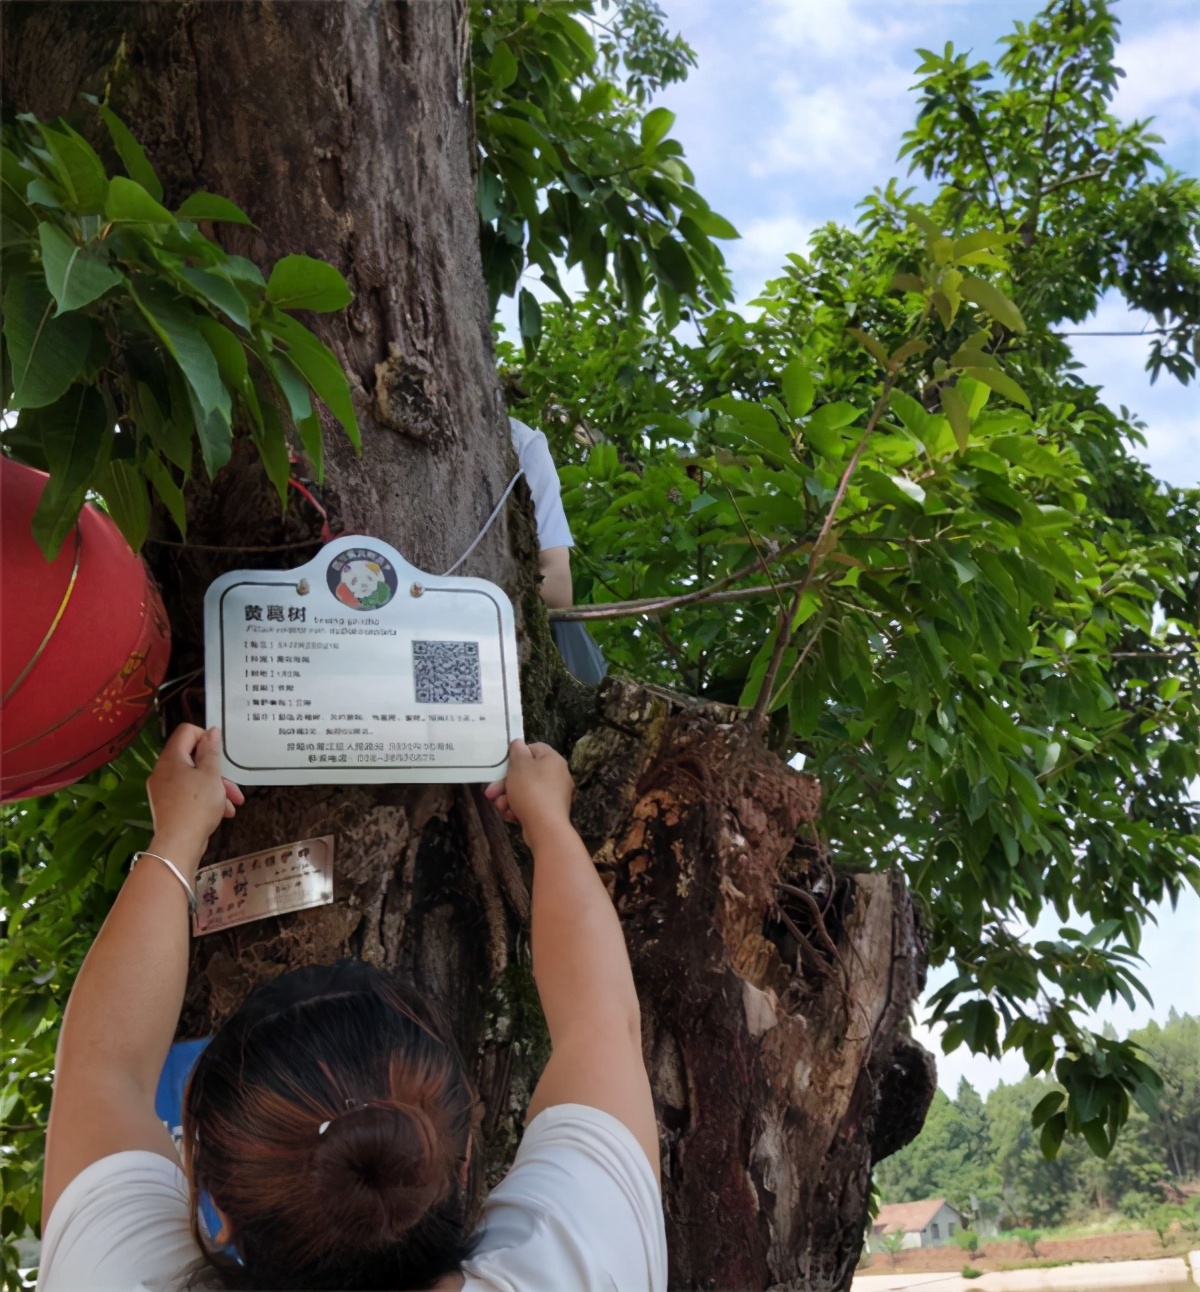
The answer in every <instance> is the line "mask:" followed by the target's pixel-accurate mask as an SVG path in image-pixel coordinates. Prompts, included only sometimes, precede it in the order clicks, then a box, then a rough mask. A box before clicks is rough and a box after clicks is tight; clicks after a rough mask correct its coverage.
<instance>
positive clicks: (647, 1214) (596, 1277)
mask: <svg viewBox="0 0 1200 1292" xmlns="http://www.w3.org/2000/svg"><path fill="white" fill-rule="evenodd" d="M190 1216H191V1203H190V1200H189V1197H188V1188H187V1181H186V1180H185V1178H184V1174H183V1172H182V1171H181V1170H180V1168H179V1166H178V1165H177V1164H176V1163H174V1162H171V1161H169V1160H168V1159H167V1158H165V1157H162V1156H160V1155H159V1154H157V1153H147V1152H144V1151H140V1150H139V1151H130V1152H126V1153H114V1154H112V1155H111V1156H109V1157H105V1158H101V1159H100V1161H98V1162H93V1163H92V1165H91V1166H89V1167H88V1168H87V1169H86V1170H84V1171H81V1172H80V1174H79V1175H77V1176H76V1177H75V1179H74V1180H72V1181H71V1183H70V1184H69V1185H67V1187H66V1188H65V1189H64V1190H63V1192H62V1195H61V1196H60V1197H59V1199H58V1202H57V1203H55V1206H54V1210H53V1212H51V1214H50V1219H49V1222H48V1223H47V1225H46V1232H45V1235H44V1238H43V1241H42V1264H41V1269H40V1271H39V1275H38V1284H37V1286H38V1292H118V1290H119V1292H140V1290H145V1292H177V1290H178V1289H181V1288H182V1287H183V1286H184V1284H185V1283H186V1280H187V1279H188V1277H189V1276H190V1275H192V1274H193V1273H194V1272H195V1271H196V1269H197V1268H198V1267H200V1265H201V1258H200V1253H199V1251H198V1249H197V1247H196V1245H195V1243H194V1242H193V1240H192V1232H191V1223H190ZM463 1273H464V1274H465V1275H466V1284H465V1286H464V1288H463V1292H666V1286H667V1239H666V1230H665V1228H664V1225H663V1212H662V1199H661V1196H660V1194H659V1191H658V1184H657V1182H656V1181H655V1179H654V1173H653V1172H652V1171H651V1169H650V1163H649V1162H648V1161H647V1159H646V1155H645V1153H644V1152H643V1151H642V1149H641V1147H640V1146H639V1144H638V1142H637V1140H635V1139H634V1137H633V1135H632V1134H631V1132H630V1131H629V1130H628V1129H627V1128H626V1127H625V1126H623V1125H622V1124H621V1123H620V1122H619V1121H617V1119H616V1118H615V1117H611V1116H609V1114H608V1113H603V1112H600V1110H599V1109H597V1108H588V1107H585V1106H584V1105H583V1104H558V1105H556V1106H555V1107H553V1108H547V1109H546V1110H545V1111H544V1112H541V1113H539V1114H538V1115H537V1116H536V1117H535V1118H534V1119H533V1121H531V1122H530V1123H529V1125H528V1127H527V1128H526V1130H525V1135H524V1138H523V1139H522V1140H521V1146H520V1148H519V1149H518V1150H517V1156H516V1159H515V1160H514V1161H513V1164H512V1167H511V1168H510V1170H509V1172H508V1175H506V1176H505V1177H504V1179H503V1180H502V1181H501V1182H500V1184H499V1185H497V1186H496V1188H495V1189H494V1190H493V1191H492V1193H491V1196H490V1197H489V1198H488V1200H487V1202H486V1203H485V1204H484V1209H483V1219H482V1224H481V1227H480V1240H479V1244H478V1246H477V1248H476V1251H475V1254H474V1255H473V1256H472V1257H471V1259H470V1260H469V1261H467V1262H466V1263H465V1264H464V1265H463ZM200 1286H202V1287H204V1286H208V1284H206V1283H203V1282H201V1284H200ZM213 1286H216V1284H214V1285H213Z"/></svg>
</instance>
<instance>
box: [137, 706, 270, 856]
mask: <svg viewBox="0 0 1200 1292" xmlns="http://www.w3.org/2000/svg"><path fill="white" fill-rule="evenodd" d="M146 792H147V793H148V794H149V796H150V812H151V815H152V816H153V817H154V843H153V844H152V845H151V850H152V851H154V852H162V854H163V855H164V856H167V857H170V859H171V860H172V861H173V862H175V864H176V865H178V866H183V867H188V868H194V867H195V866H196V865H197V864H198V863H199V861H200V858H201V857H202V856H203V855H204V849H205V848H206V847H207V846H208V840H209V836H210V835H211V834H212V832H213V831H214V830H215V829H216V828H217V826H219V825H220V824H221V822H222V820H223V819H224V818H226V817H231V816H233V814H234V813H235V812H236V811H237V809H238V808H239V807H241V805H242V804H243V803H244V802H245V801H246V796H245V795H244V794H243V793H242V791H241V790H240V789H239V788H238V787H237V786H236V785H235V784H234V783H233V782H232V781H231V780H227V779H226V778H225V777H224V776H222V775H221V732H220V729H219V728H218V727H210V728H209V730H208V731H205V730H204V729H203V728H202V727H195V726H192V724H191V723H187V722H185V723H183V724H182V725H180V726H178V727H176V728H175V730H174V731H173V732H172V733H171V738H170V739H169V740H168V741H167V743H166V744H165V745H164V746H163V750H162V753H161V754H159V756H158V761H157V762H156V763H155V764H154V770H153V771H152V772H151V773H150V778H149V780H147V782H146ZM172 854H174V855H172Z"/></svg>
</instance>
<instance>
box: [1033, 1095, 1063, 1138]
mask: <svg viewBox="0 0 1200 1292" xmlns="http://www.w3.org/2000/svg"><path fill="white" fill-rule="evenodd" d="M1066 1101H1067V1097H1066V1095H1064V1094H1063V1092H1062V1091H1061V1090H1052V1091H1051V1092H1050V1093H1049V1094H1048V1095H1046V1096H1044V1097H1043V1098H1042V1099H1040V1100H1038V1103H1037V1106H1036V1107H1035V1108H1034V1110H1033V1112H1032V1113H1030V1115H1029V1121H1030V1124H1031V1125H1032V1126H1033V1128H1034V1129H1035V1130H1036V1129H1037V1128H1038V1127H1039V1126H1041V1125H1042V1123H1043V1122H1045V1121H1046V1120H1047V1118H1049V1117H1052V1116H1053V1115H1054V1114H1055V1113H1056V1112H1058V1110H1059V1109H1060V1108H1061V1107H1062V1106H1063V1104H1064V1103H1066Z"/></svg>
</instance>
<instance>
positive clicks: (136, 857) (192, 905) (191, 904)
mask: <svg viewBox="0 0 1200 1292" xmlns="http://www.w3.org/2000/svg"><path fill="white" fill-rule="evenodd" d="M143 857H153V858H154V860H155V861H161V862H162V864H163V865H164V866H166V868H167V869H168V870H169V871H170V872H171V874H172V875H174V876H175V878H176V879H177V880H179V882H180V883H181V884H182V885H183V891H184V892H185V893H187V899H188V910H189V911H190V912H194V911H195V909H196V893H195V890H194V889H193V888H192V886H191V884H189V883H188V882H187V880H186V879H184V877H183V873H182V872H181V871H180V869H179V867H178V866H176V864H175V863H174V862H173V861H168V860H167V859H166V857H160V856H159V855H158V853H156V852H135V853H134V854H133V861H132V863H131V864H130V867H129V869H130V870H132V869H133V868H134V866H136V865H137V864H138V862H139V861H140V860H141V859H142V858H143Z"/></svg>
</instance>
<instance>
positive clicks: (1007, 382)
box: [963, 368, 1030, 411]
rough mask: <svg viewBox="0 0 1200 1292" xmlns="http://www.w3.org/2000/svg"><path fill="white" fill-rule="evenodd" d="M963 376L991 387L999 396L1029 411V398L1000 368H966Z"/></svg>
mask: <svg viewBox="0 0 1200 1292" xmlns="http://www.w3.org/2000/svg"><path fill="white" fill-rule="evenodd" d="M963 376H964V377H971V378H973V379H974V380H975V381H979V382H982V383H983V384H984V385H985V386H990V387H991V388H992V390H994V391H995V392H996V393H997V394H998V395H1003V396H1004V398H1005V399H1010V400H1012V402H1013V403H1014V404H1020V405H1021V407H1022V408H1024V409H1025V410H1026V411H1029V408H1030V404H1029V396H1028V395H1027V394H1026V393H1025V392H1024V391H1023V390H1022V389H1021V387H1020V386H1018V385H1017V383H1016V382H1015V381H1013V379H1012V378H1011V377H1010V376H1009V375H1008V374H1007V373H1006V372H1001V371H1000V369H999V368H964V369H963Z"/></svg>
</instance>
